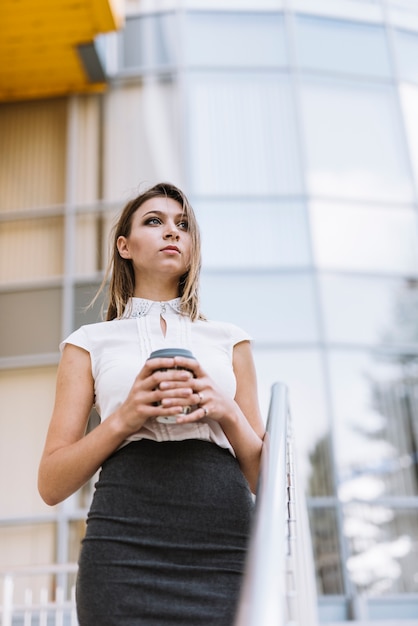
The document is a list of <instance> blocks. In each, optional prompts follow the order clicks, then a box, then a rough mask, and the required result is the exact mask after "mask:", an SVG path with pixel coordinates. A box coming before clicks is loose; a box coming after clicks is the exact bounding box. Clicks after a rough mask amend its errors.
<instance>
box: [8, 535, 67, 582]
mask: <svg viewBox="0 0 418 626" xmlns="http://www.w3.org/2000/svg"><path fill="white" fill-rule="evenodd" d="M54 552H55V524H53V523H50V524H32V525H27V526H26V525H19V526H3V527H0V571H1V570H3V569H5V568H10V567H25V566H28V565H45V564H48V563H53V562H54V561H55V554H54ZM43 579H44V581H45V577H43ZM33 580H34V579H33V578H32V577H30V578H29V577H25V579H22V580H21V584H22V586H23V584H24V583H25V582H26V584H27V583H29V582H32V581H33Z"/></svg>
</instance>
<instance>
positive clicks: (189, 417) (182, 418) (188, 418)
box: [176, 407, 209, 424]
mask: <svg viewBox="0 0 418 626" xmlns="http://www.w3.org/2000/svg"><path fill="white" fill-rule="evenodd" d="M208 415H209V410H208V409H207V408H206V407H198V408H197V409H196V410H195V411H192V412H191V413H189V414H185V415H179V416H178V417H177V420H176V421H177V423H178V424H187V423H190V422H198V421H199V420H201V419H203V418H204V417H207V416H208Z"/></svg>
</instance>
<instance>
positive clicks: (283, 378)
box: [255, 349, 332, 493]
mask: <svg viewBox="0 0 418 626" xmlns="http://www.w3.org/2000/svg"><path fill="white" fill-rule="evenodd" d="M255 362H256V368H257V378H258V387H259V394H260V406H261V409H262V413H263V415H267V411H268V405H269V401H270V392H271V386H272V384H273V383H275V382H282V383H284V384H285V385H286V386H287V387H288V389H289V401H290V407H291V412H292V420H293V427H294V435H295V440H294V445H295V449H296V452H297V465H298V470H299V477H300V480H301V484H302V488H303V487H305V488H306V487H307V483H308V480H309V477H310V475H311V473H312V471H315V469H317V468H313V467H312V465H311V462H310V460H309V454H310V453H312V452H313V451H314V449H315V446H316V445H317V444H318V443H319V442H320V441H321V440H322V439H324V438H326V437H327V436H328V434H329V425H328V419H327V415H326V406H325V395H324V381H323V377H322V367H321V360H320V354H319V352H317V351H314V350H312V351H311V350H300V351H297V352H295V351H286V350H280V351H277V352H276V351H271V350H260V349H259V350H257V349H256V351H255ZM323 462H324V464H325V465H327V460H326V459H323ZM328 469H329V466H328ZM328 476H329V485H328V493H331V485H332V478H331V476H330V471H329V472H328ZM324 488H325V490H326V489H327V487H326V486H325V487H324Z"/></svg>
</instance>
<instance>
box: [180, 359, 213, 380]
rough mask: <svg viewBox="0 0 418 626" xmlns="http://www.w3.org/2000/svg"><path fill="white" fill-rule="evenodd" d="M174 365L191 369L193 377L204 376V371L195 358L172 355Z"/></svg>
mask: <svg viewBox="0 0 418 626" xmlns="http://www.w3.org/2000/svg"><path fill="white" fill-rule="evenodd" d="M174 364H175V367H184V368H185V369H188V370H191V371H192V372H193V374H194V375H195V377H196V378H197V377H198V376H204V375H205V372H204V370H203V369H202V368H201V366H200V365H199V362H198V361H196V359H188V358H186V357H184V356H175V357H174Z"/></svg>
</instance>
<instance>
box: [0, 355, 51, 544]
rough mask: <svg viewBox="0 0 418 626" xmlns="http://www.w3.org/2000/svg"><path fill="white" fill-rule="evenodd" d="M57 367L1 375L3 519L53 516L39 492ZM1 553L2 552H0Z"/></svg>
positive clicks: (0, 503)
mask: <svg viewBox="0 0 418 626" xmlns="http://www.w3.org/2000/svg"><path fill="white" fill-rule="evenodd" d="M55 377H56V368H54V367H45V368H39V369H22V370H13V371H9V372H8V371H2V372H0V399H1V412H0V493H1V500H0V517H2V518H8V517H13V516H21V515H36V514H40V513H51V511H52V509H51V508H50V507H48V506H47V505H46V504H45V503H44V502H43V501H42V499H41V497H40V495H39V494H38V489H37V472H38V464H39V460H40V457H41V453H42V449H43V445H44V441H45V435H46V431H47V428H48V424H49V420H50V417H51V412H52V408H53V403H54V397H55ZM0 552H1V551H0Z"/></svg>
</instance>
